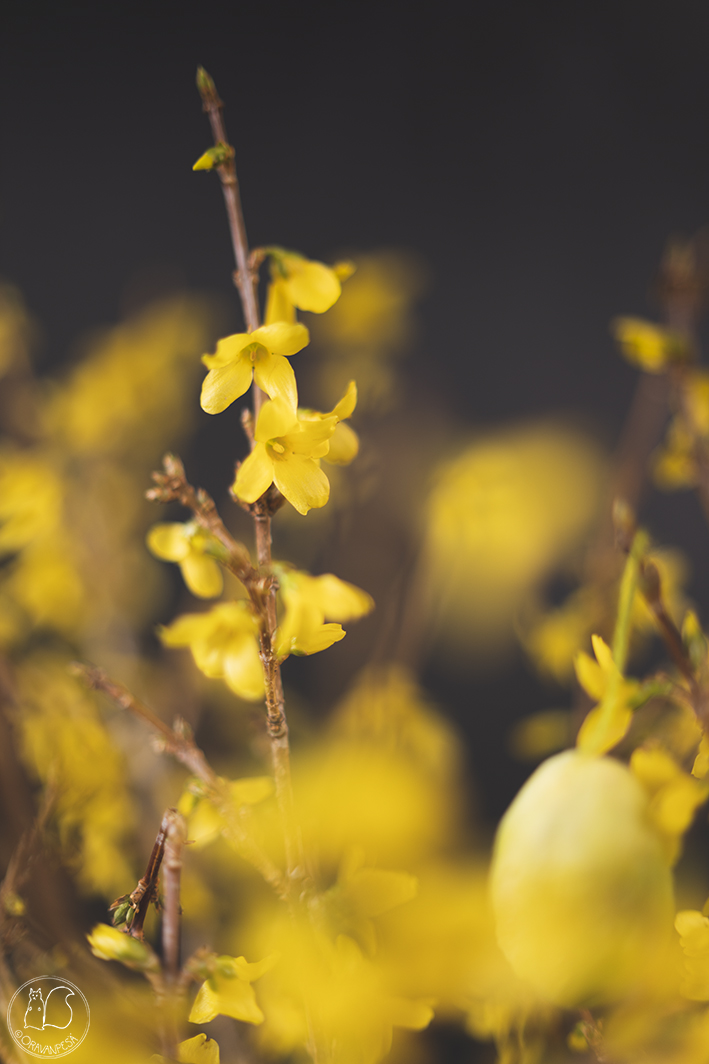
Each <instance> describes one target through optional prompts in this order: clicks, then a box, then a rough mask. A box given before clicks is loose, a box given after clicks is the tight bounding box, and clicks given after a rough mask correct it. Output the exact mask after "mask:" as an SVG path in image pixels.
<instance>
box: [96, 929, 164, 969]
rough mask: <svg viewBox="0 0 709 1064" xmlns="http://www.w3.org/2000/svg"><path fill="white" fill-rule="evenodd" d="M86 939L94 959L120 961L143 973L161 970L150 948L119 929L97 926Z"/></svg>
mask: <svg viewBox="0 0 709 1064" xmlns="http://www.w3.org/2000/svg"><path fill="white" fill-rule="evenodd" d="M86 937H87V939H88V941H89V945H90V946H91V952H92V953H93V955H94V957H100V958H101V960H103V961H120V963H121V964H125V965H126V966H127V967H128V968H136V969H137V970H138V971H142V972H145V971H149V972H156V971H159V970H160V962H159V961H158V958H157V957H156V956H155V954H154V953H153V951H152V949H151V948H150V946H148V945H147V944H146V943H145V942H140V941H138V939H137V938H133V936H132V935H127V934H125V932H123V931H119V930H118V928H117V927H110V926H109V925H108V924H96V925H95V926H94V928H93V930H92V932H91V934H90V935H87V936H86Z"/></svg>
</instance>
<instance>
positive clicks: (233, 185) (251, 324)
mask: <svg viewBox="0 0 709 1064" xmlns="http://www.w3.org/2000/svg"><path fill="white" fill-rule="evenodd" d="M197 88H198V89H199V94H200V96H201V97H202V106H203V108H204V110H205V111H206V113H207V116H208V118H209V124H210V125H211V127H212V134H213V136H214V143H215V144H216V145H220V144H223V145H225V146H226V145H228V144H229V140H228V138H227V135H226V128H225V126H224V116H223V115H222V110H223V108H224V104H223V103H222V101H221V100H220V99H219V93H218V92H217V87H216V85H215V84H214V82H213V81H212V79H211V77H210V76H209V74H208V73H207V71H206V70H205V69H204V67H199V68H198V70H197ZM216 169H217V173H218V174H219V179H220V181H221V183H222V192H223V193H224V203H225V205H226V212H227V217H228V219H229V232H230V233H231V243H232V247H233V249H234V258H235V259H236V265H237V269H236V272H235V273H234V284H235V285H236V287H237V289H238V291H239V295H240V296H241V303H242V306H243V308H244V318H245V319H246V328H247V329H248V330H249V332H253V331H254V329H257V328H258V326H259V313H258V303H257V301H256V277H255V275H254V273H252V271H251V269H250V268H249V245H248V240H247V238H246V226H245V225H244V214H243V211H242V209H241V196H240V195H239V182H238V179H237V176H236V165H235V163H234V156H233V154H232V155H228V156H227V158H226V159H225V160H224V162H223V163H221V165H220V166H218V167H217V168H216Z"/></svg>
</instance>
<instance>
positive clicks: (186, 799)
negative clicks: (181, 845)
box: [178, 776, 273, 849]
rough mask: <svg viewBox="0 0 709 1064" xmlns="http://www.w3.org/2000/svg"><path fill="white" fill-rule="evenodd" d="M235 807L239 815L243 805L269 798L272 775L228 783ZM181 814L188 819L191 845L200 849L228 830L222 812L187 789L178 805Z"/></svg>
mask: <svg viewBox="0 0 709 1064" xmlns="http://www.w3.org/2000/svg"><path fill="white" fill-rule="evenodd" d="M228 788H229V791H230V793H231V798H232V801H233V808H234V812H235V814H237V815H238V813H239V810H241V809H243V807H244V806H248V805H256V804H258V803H259V802H262V801H264V799H266V798H270V796H271V795H272V794H273V779H272V778H271V776H252V777H250V778H246V779H241V780H232V781H231V782H230V783H229V784H228ZM178 810H179V812H181V813H182V815H183V816H185V817H187V818H188V830H189V838H190V842H193V843H194V844H195V846H196V847H197V848H198V849H201V848H202V847H204V846H207V845H208V844H209V843H210V842H213V841H214V839H216V838H218V837H219V835H221V834H222V832H223V831H224V830H225V828H226V827H227V824H226V821H225V819H224V816H223V815H222V812H223V811H222V812H220V811H219V810H218V809H217V808H216V807H215V805H214V804H213V802H211V801H210V800H209V799H208V798H200V797H197V796H196V795H194V794H192V793H191V791H190V790H189V789H188V790H186V791H185V792H184V793H183V795H182V797H181V798H180V802H179V805H178Z"/></svg>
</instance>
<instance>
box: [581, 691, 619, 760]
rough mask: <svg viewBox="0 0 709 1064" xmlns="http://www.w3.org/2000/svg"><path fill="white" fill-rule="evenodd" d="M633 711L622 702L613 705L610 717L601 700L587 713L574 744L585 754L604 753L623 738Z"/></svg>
mask: <svg viewBox="0 0 709 1064" xmlns="http://www.w3.org/2000/svg"><path fill="white" fill-rule="evenodd" d="M632 719H633V712H632V710H631V709H628V707H627V706H625V705H623V704H622V703H618V704H617V705H616V706H615V709H614V712H613V715H612V717H609V716H608V713H607V710H606V707H605V705H604V704H603V702H601V704H600V705H598V706H596V707H595V709H592V710H591V711H590V713H587V715H586V717H585V719H584V722H583V724H582V725H581V728H580V729H579V733H578V737H577V739H576V746H577V747H578V749H579V750H581V751H583V752H584V753H586V754H605V753H606V752H607V751H608V750H612V749H613V747H614V746H616V744H617V743H619V742H620V740H621V739H622V738H623V736H624V735H625V733H626V732H627V730H628V728H629V727H630V722H631V720H632Z"/></svg>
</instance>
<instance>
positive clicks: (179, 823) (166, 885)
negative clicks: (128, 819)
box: [162, 809, 187, 988]
mask: <svg viewBox="0 0 709 1064" xmlns="http://www.w3.org/2000/svg"><path fill="white" fill-rule="evenodd" d="M163 822H164V823H166V827H167V831H166V838H165V858H164V860H163V892H164V901H163V905H164V913H163V919H162V948H163V967H164V970H165V979H166V981H167V982H168V983H169V984H170V985H171V986H172V987H173V988H174V987H175V986H176V984H177V980H178V976H179V972H180V916H181V913H182V909H181V908H180V876H181V873H182V847H183V846H184V844H185V842H186V841H187V829H186V826H185V818H184V817H183V816H182V815H181V814H180V813H178V812H177V810H176V809H168V810H167V812H166V813H165V817H164V821H163Z"/></svg>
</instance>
